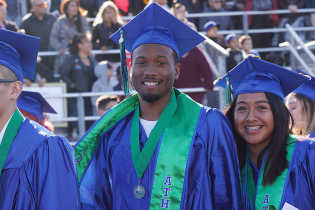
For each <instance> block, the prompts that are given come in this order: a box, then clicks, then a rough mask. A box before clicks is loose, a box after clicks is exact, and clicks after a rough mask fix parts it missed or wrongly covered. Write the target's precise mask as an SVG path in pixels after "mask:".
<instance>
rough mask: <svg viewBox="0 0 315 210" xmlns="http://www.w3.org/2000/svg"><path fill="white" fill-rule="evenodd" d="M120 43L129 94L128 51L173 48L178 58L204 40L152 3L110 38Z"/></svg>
mask: <svg viewBox="0 0 315 210" xmlns="http://www.w3.org/2000/svg"><path fill="white" fill-rule="evenodd" d="M110 38H111V39H112V40H113V41H115V42H116V43H117V44H120V56H121V69H122V79H123V83H124V91H125V94H130V92H131V91H130V87H129V83H128V71H127V65H126V55H125V49H126V50H128V51H129V52H131V53H132V52H133V51H134V50H135V49H136V48H137V47H138V46H140V45H142V44H161V45H166V46H168V47H170V48H172V49H173V50H174V51H175V52H176V53H177V55H178V58H180V57H182V56H183V55H185V54H186V53H187V52H188V51H190V50H191V49H192V48H194V47H195V46H197V45H198V44H199V43H201V42H203V41H204V40H205V39H204V37H202V36H201V35H200V34H199V33H198V32H196V31H194V30H193V29H191V28H190V27H189V26H187V25H186V24H184V23H183V22H181V21H180V20H178V19H177V18H175V17H174V16H173V15H171V14H170V13H168V12H167V11H166V10H165V9H163V8H162V7H161V6H159V5H158V4H156V3H152V4H151V5H150V6H148V7H147V8H146V9H145V10H143V11H142V12H141V13H140V14H138V15H137V16H136V17H135V18H133V19H132V20H131V21H130V22H129V23H127V24H126V25H125V26H123V27H122V28H120V29H119V30H118V31H117V32H116V33H114V34H113V35H112V36H111V37H110Z"/></svg>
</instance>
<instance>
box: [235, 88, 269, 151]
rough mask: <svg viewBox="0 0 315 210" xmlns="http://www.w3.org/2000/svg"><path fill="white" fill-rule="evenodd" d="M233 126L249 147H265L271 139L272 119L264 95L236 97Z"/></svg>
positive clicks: (245, 94) (252, 94) (255, 94)
mask: <svg viewBox="0 0 315 210" xmlns="http://www.w3.org/2000/svg"><path fill="white" fill-rule="evenodd" d="M234 125H235V129H236V131H237V132H238V134H239V135H240V136H241V137H242V138H243V139H244V140H245V141H246V142H247V144H250V145H263V147H265V146H266V145H267V144H268V143H269V142H270V140H271V139H272V137H273V131H274V127H275V124H274V119H273V114H272V110H271V107H270V104H269V101H268V99H267V97H266V95H265V93H244V94H240V95H238V97H237V101H236V105H235V109H234Z"/></svg>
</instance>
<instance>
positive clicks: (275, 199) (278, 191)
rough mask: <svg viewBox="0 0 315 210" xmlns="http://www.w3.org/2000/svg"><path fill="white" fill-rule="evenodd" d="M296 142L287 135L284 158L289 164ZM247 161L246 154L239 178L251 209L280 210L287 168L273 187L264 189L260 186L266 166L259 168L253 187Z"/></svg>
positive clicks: (295, 139) (269, 186) (251, 174)
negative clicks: (267, 209) (256, 182)
mask: <svg viewBox="0 0 315 210" xmlns="http://www.w3.org/2000/svg"><path fill="white" fill-rule="evenodd" d="M296 141H297V138H296V136H294V135H289V138H288V140H287V152H288V153H287V155H286V158H287V160H288V162H289V164H290V161H291V158H292V154H293V151H294V147H295V142H296ZM266 156H267V153H266V155H265V157H266ZM249 161H250V154H249V153H247V157H246V165H245V167H244V168H243V170H242V172H241V176H242V186H243V189H244V190H243V192H245V189H246V193H247V195H248V198H249V200H250V203H251V206H252V209H257V210H263V209H264V208H263V207H265V206H268V207H269V209H280V204H281V199H282V194H283V189H284V184H285V180H286V176H287V173H288V168H286V169H285V170H284V171H283V172H282V173H281V175H280V176H278V177H277V178H276V179H275V181H274V184H273V185H267V186H265V187H264V186H263V185H262V181H263V175H264V170H265V167H264V165H265V164H266V163H264V164H263V165H262V166H261V168H260V173H259V181H258V184H257V186H256V187H255V184H254V180H253V173H252V169H251V167H250V166H249Z"/></svg>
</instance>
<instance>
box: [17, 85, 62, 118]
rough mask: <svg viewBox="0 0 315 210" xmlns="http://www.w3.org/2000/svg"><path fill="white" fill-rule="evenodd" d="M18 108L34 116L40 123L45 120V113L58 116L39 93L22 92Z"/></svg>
mask: <svg viewBox="0 0 315 210" xmlns="http://www.w3.org/2000/svg"><path fill="white" fill-rule="evenodd" d="M17 107H18V108H19V109H21V110H23V111H26V112H28V113H30V114H32V115H34V117H36V118H37V119H38V120H40V121H42V120H43V119H44V116H43V112H47V113H53V114H57V112H56V111H55V110H54V109H53V108H52V107H51V106H50V105H49V103H48V102H47V101H46V100H45V99H44V98H43V96H42V95H41V94H40V93H38V92H30V91H22V93H21V95H20V97H19V98H18V100H17Z"/></svg>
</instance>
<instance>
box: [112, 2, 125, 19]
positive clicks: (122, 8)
mask: <svg viewBox="0 0 315 210" xmlns="http://www.w3.org/2000/svg"><path fill="white" fill-rule="evenodd" d="M112 1H113V2H114V3H115V5H116V6H117V7H118V11H119V13H120V15H121V16H127V15H128V9H129V0H112Z"/></svg>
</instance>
